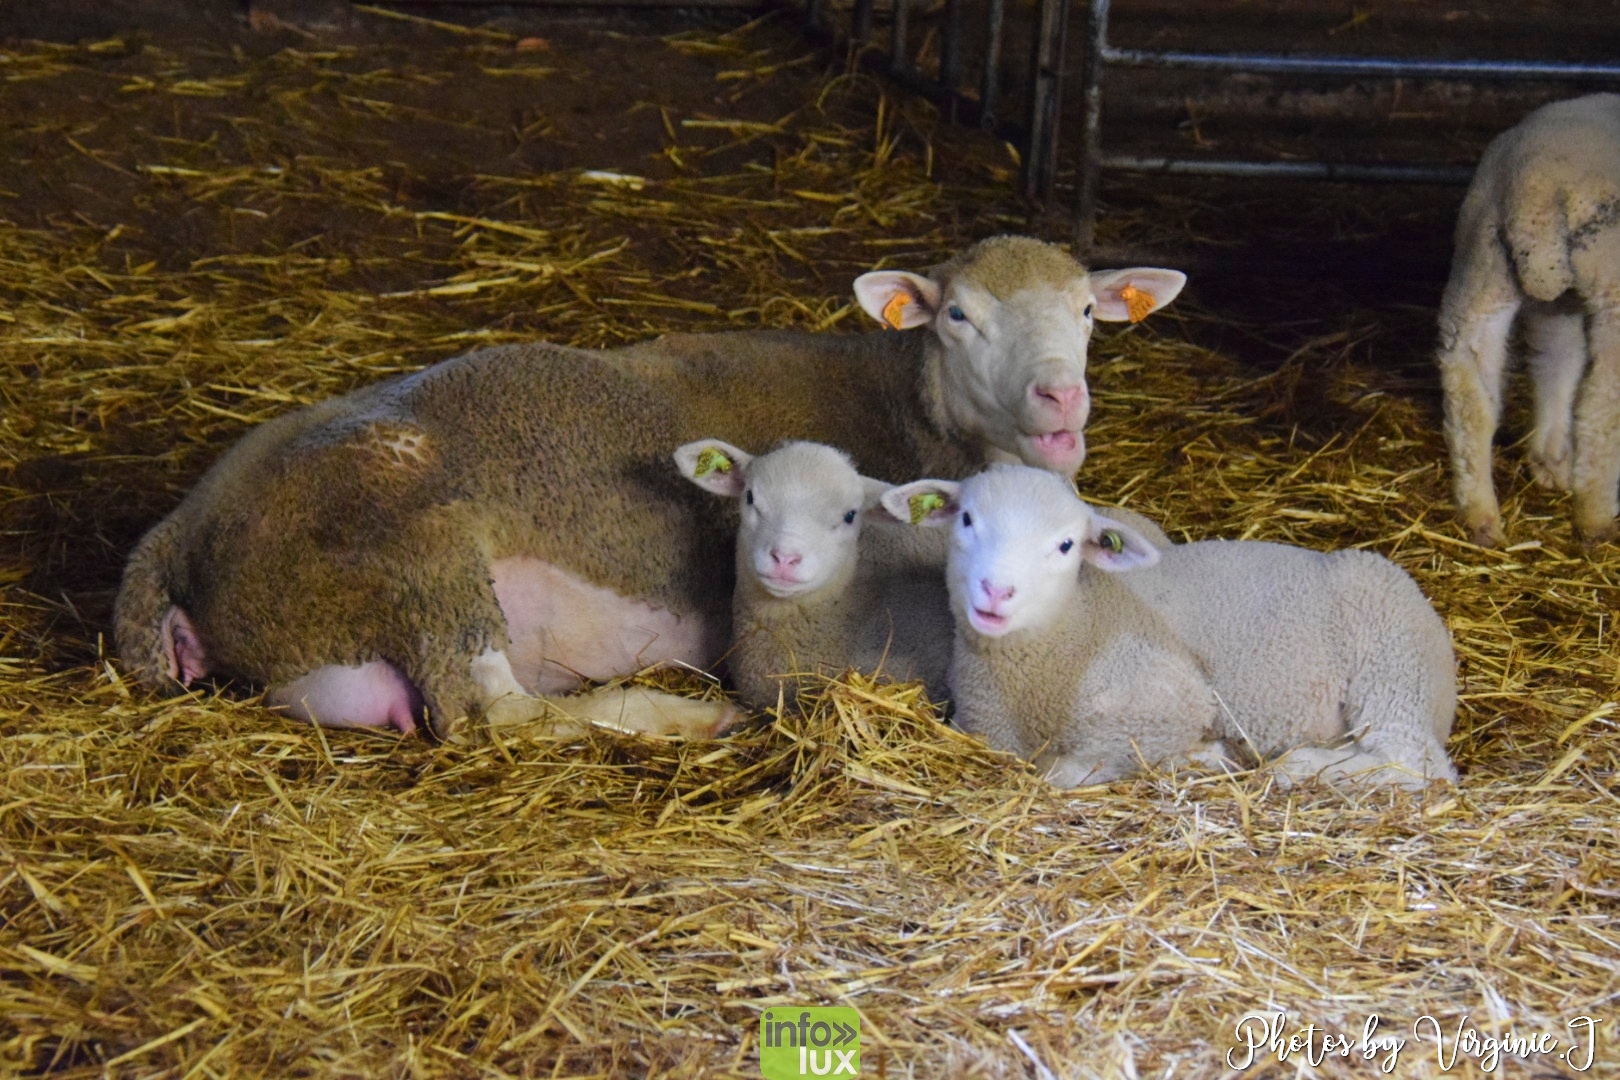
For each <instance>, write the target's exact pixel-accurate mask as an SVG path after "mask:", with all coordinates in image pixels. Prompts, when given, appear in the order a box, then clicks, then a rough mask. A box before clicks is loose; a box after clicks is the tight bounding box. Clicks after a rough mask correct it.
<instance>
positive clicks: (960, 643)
mask: <svg viewBox="0 0 1620 1080" xmlns="http://www.w3.org/2000/svg"><path fill="white" fill-rule="evenodd" d="M883 506H884V508H885V509H886V510H887V511H888V512H889V513H890V514H892V515H894V516H896V517H900V518H905V519H909V518H911V517H912V516H914V515H913V512H914V510H918V509H926V511H927V513H926V517H925V518H924V521H925V522H926V523H928V524H933V525H942V526H943V525H950V526H952V545H951V551H950V557H949V566H948V570H947V573H946V580H947V584H948V587H949V591H950V596H951V606H952V610H953V613H954V615H955V618H956V628H957V633H956V645H955V650H954V655H953V658H952V662H951V669H950V680H951V687H952V699H953V701H954V703H955V706H956V722H957V723H958V725H960V726H961V727H962V728H963V729H964V730H966V731H970V732H975V733H977V734H979V735H981V736H983V737H984V738H985V739H986V740H987V741H988V742H989V743H990V744H991V745H992V746H994V747H996V748H998V749H1002V750H1007V751H1010V752H1013V753H1016V754H1019V755H1020V756H1022V757H1025V758H1027V759H1030V760H1032V761H1033V762H1034V763H1035V764H1036V765H1037V767H1039V768H1041V769H1042V770H1043V771H1044V772H1045V773H1046V775H1047V776H1048V778H1050V779H1051V780H1052V782H1053V783H1056V784H1059V785H1061V786H1065V787H1067V786H1073V785H1076V784H1080V783H1082V782H1087V783H1101V782H1104V781H1107V780H1112V779H1115V778H1117V777H1121V776H1125V775H1129V774H1130V773H1132V772H1134V771H1135V770H1136V769H1137V768H1139V767H1140V765H1141V764H1142V763H1143V762H1165V761H1170V760H1172V759H1175V758H1178V757H1196V758H1201V759H1205V760H1207V759H1210V758H1212V757H1215V756H1218V755H1220V754H1222V753H1224V752H1226V751H1227V750H1228V749H1232V750H1235V751H1236V752H1237V754H1238V756H1241V757H1243V758H1245V759H1268V758H1272V757H1275V756H1278V755H1284V754H1286V755H1287V756H1286V757H1283V759H1282V761H1281V769H1282V777H1283V778H1284V779H1285V780H1295V779H1304V778H1308V777H1312V776H1320V777H1321V778H1322V779H1324V780H1328V781H1334V780H1340V779H1343V778H1347V777H1353V776H1357V777H1361V778H1363V779H1366V780H1368V781H1370V782H1373V783H1380V784H1399V785H1402V786H1411V787H1416V786H1421V785H1422V784H1424V783H1425V782H1427V781H1428V780H1432V779H1444V780H1455V779H1456V772H1455V771H1454V770H1453V769H1452V766H1451V762H1450V761H1449V760H1448V758H1447V757H1446V751H1445V740H1446V737H1447V735H1448V734H1449V733H1450V731H1451V722H1452V717H1453V713H1454V712H1455V708H1456V672H1455V660H1454V658H1453V654H1452V648H1451V638H1450V636H1449V635H1448V633H1447V631H1446V627H1445V625H1444V624H1443V623H1442V622H1441V621H1440V618H1439V616H1437V615H1436V614H1435V612H1434V609H1433V608H1431V607H1430V606H1429V603H1428V601H1427V600H1425V599H1424V597H1423V594H1422V593H1421V592H1419V591H1418V588H1417V585H1416V584H1415V583H1414V582H1413V581H1412V579H1411V578H1409V577H1408V576H1407V575H1406V574H1405V573H1404V572H1403V571H1402V570H1401V569H1400V568H1399V567H1397V566H1395V565H1394V564H1393V563H1391V562H1389V561H1388V560H1387V559H1384V558H1382V557H1381V556H1378V555H1375V554H1371V553H1369V552H1362V551H1339V552H1332V553H1327V554H1323V553H1320V552H1314V551H1308V550H1305V549H1302V548H1296V547H1289V546H1286V545H1283V544H1271V543H1261V542H1249V541H1205V542H1200V543H1192V544H1182V545H1179V546H1173V547H1169V548H1167V549H1163V550H1161V549H1159V548H1156V547H1155V546H1154V545H1152V544H1151V543H1148V542H1147V541H1146V540H1145V539H1144V538H1143V537H1142V536H1141V535H1139V534H1138V533H1137V531H1136V530H1135V529H1133V528H1131V527H1130V526H1129V525H1127V524H1124V523H1122V522H1120V521H1118V520H1115V519H1113V518H1110V517H1105V516H1103V515H1101V514H1099V513H1097V512H1096V511H1094V510H1093V509H1092V508H1091V507H1089V506H1087V505H1086V504H1085V503H1083V502H1081V501H1080V499H1079V498H1078V497H1076V496H1075V495H1074V493H1073V492H1072V491H1071V490H1070V488H1069V485H1068V484H1066V483H1065V482H1064V481H1063V479H1062V478H1061V477H1057V476H1054V475H1052V474H1050V473H1042V472H1038V471H1036V470H1034V469H1029V468H1024V467H1021V466H997V467H994V468H992V469H990V470H989V471H988V472H984V473H981V474H979V475H977V476H974V477H972V478H970V479H968V480H966V481H963V482H961V483H960V484H958V483H954V482H951V481H945V480H920V481H917V482H915V483H911V484H905V485H901V486H899V487H895V488H892V489H890V490H889V491H888V492H886V493H885V494H884V496H883ZM1125 571H1129V573H1125Z"/></svg>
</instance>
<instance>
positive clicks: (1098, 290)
mask: <svg viewBox="0 0 1620 1080" xmlns="http://www.w3.org/2000/svg"><path fill="white" fill-rule="evenodd" d="M1090 281H1091V291H1092V293H1093V294H1094V295H1095V296H1096V297H1097V318H1099V319H1102V320H1103V321H1104V322H1125V321H1126V320H1130V321H1131V322H1133V323H1135V322H1141V321H1142V320H1143V319H1145V318H1147V317H1148V316H1149V315H1151V314H1153V313H1154V312H1155V311H1158V310H1159V309H1160V308H1162V307H1164V305H1166V304H1168V303H1169V302H1170V301H1172V300H1174V299H1175V298H1176V297H1177V296H1178V295H1180V293H1181V287H1182V286H1183V285H1185V284H1187V275H1186V274H1183V273H1182V272H1181V271H1180V270H1160V269H1158V268H1156V267H1152V266H1138V267H1135V268H1133V269H1130V270H1099V271H1094V272H1093V273H1092V274H1091V275H1090Z"/></svg>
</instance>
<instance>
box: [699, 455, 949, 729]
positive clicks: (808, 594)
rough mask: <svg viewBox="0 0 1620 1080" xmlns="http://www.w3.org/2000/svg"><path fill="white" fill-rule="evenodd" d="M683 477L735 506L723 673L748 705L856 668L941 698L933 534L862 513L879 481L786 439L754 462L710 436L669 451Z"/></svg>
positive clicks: (937, 548)
mask: <svg viewBox="0 0 1620 1080" xmlns="http://www.w3.org/2000/svg"><path fill="white" fill-rule="evenodd" d="M675 463H676V466H677V467H678V468H679V469H680V470H681V473H682V475H684V476H685V477H686V478H687V479H689V480H691V481H692V482H693V483H695V484H697V485H698V486H699V487H702V488H704V489H706V490H708V491H711V492H713V493H714V494H716V495H721V496H725V497H727V498H732V499H736V500H737V501H738V502H739V504H740V506H741V512H740V517H741V521H740V524H739V526H738V530H737V584H736V588H735V590H734V591H733V593H732V627H733V642H732V649H731V652H730V654H729V668H730V671H731V676H732V680H733V682H734V683H735V684H736V687H737V690H738V692H739V693H740V694H741V695H742V697H743V698H744V699H745V700H747V701H748V702H749V703H750V704H751V705H753V706H754V707H756V708H767V707H769V706H772V705H775V704H776V703H777V701H778V698H779V696H783V697H785V700H786V703H787V704H788V705H794V704H796V701H797V696H798V692H799V691H800V689H802V688H803V687H804V686H805V685H806V682H805V677H806V676H809V677H817V676H829V675H837V674H840V673H842V672H844V671H847V670H850V669H852V668H853V669H855V670H859V671H864V672H873V671H877V670H880V669H881V670H882V671H883V672H884V673H886V674H888V675H890V676H892V677H894V678H897V679H902V680H910V679H919V680H921V681H922V682H923V683H924V684H926V685H927V687H928V690H929V693H930V695H931V696H933V697H934V698H935V699H936V700H940V699H942V698H943V696H944V692H945V679H944V676H945V669H946V665H947V663H948V661H949V658H950V648H951V622H950V612H949V609H948V607H947V604H946V599H945V585H944V581H943V579H942V576H941V575H942V572H943V566H944V562H945V545H944V542H943V541H944V538H943V537H941V536H940V535H938V534H937V533H935V532H934V531H932V530H918V529H910V528H902V527H900V526H897V525H895V524H893V523H891V522H887V521H880V522H878V523H877V524H876V526H875V527H874V528H872V529H870V530H865V529H863V526H864V525H865V524H866V517H867V511H868V510H870V509H871V508H872V507H874V506H875V505H876V504H877V501H878V498H879V497H880V496H881V495H882V493H883V492H884V491H886V490H888V487H889V485H887V484H885V483H882V482H881V481H877V480H872V479H868V478H867V477H863V476H861V475H860V473H858V472H857V471H856V470H855V466H854V463H853V462H851V461H850V459H849V457H848V455H846V454H844V453H843V452H842V451H839V450H835V449H833V448H832V447H830V446H824V445H821V444H819V443H806V442H791V443H787V444H786V445H784V446H782V447H780V448H778V449H776V450H773V451H771V452H770V453H768V454H764V455H762V456H760V457H754V456H753V455H751V454H749V453H747V452H746V451H744V450H739V449H738V448H737V447H734V446H732V445H730V444H729V443H726V442H723V441H721V440H719V439H700V440H698V441H697V442H692V443H687V444H686V445H684V446H682V447H680V448H679V449H677V450H676V451H675Z"/></svg>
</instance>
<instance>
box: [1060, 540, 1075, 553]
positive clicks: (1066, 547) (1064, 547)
mask: <svg viewBox="0 0 1620 1080" xmlns="http://www.w3.org/2000/svg"><path fill="white" fill-rule="evenodd" d="M1073 550H1074V541H1073V540H1065V541H1063V543H1061V544H1059V545H1058V553H1059V554H1060V555H1067V554H1068V553H1069V552H1071V551H1073Z"/></svg>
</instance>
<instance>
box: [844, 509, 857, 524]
mask: <svg viewBox="0 0 1620 1080" xmlns="http://www.w3.org/2000/svg"><path fill="white" fill-rule="evenodd" d="M844 524H845V525H853V524H855V511H853V510H851V511H849V512H848V513H846V514H845V515H844Z"/></svg>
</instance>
